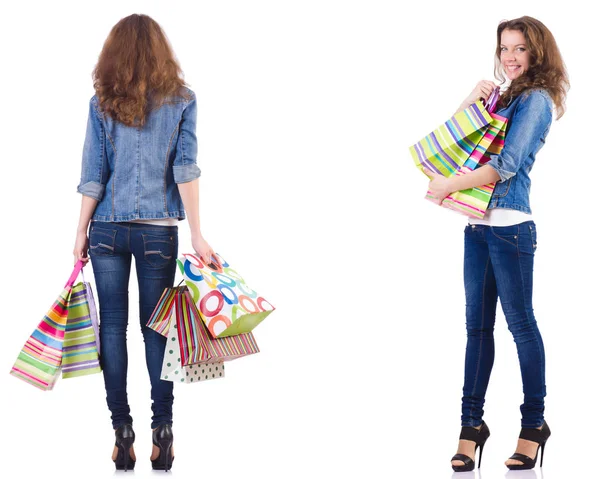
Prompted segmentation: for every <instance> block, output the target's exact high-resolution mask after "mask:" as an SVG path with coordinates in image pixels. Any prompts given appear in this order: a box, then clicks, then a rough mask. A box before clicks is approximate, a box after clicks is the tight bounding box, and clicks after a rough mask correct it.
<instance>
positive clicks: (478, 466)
mask: <svg viewBox="0 0 600 479" xmlns="http://www.w3.org/2000/svg"><path fill="white" fill-rule="evenodd" d="M483 446H485V442H484V443H483V444H482V445H481V446H480V447H479V462H478V463H477V469H479V468H480V467H481V456H483Z"/></svg>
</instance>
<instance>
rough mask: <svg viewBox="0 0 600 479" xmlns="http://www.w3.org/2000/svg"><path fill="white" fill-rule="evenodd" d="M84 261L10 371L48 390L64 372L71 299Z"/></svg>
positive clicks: (76, 269)
mask: <svg viewBox="0 0 600 479" xmlns="http://www.w3.org/2000/svg"><path fill="white" fill-rule="evenodd" d="M82 267H83V262H81V261H78V262H77V264H76V265H75V268H74V269H73V273H72V274H71V277H70V278H69V280H68V281H67V284H66V285H65V287H64V289H63V291H62V292H61V293H60V295H59V296H58V298H57V300H56V301H55V302H54V304H53V305H52V307H51V308H50V310H49V311H48V312H47V313H46V315H45V316H44V318H43V319H42V321H41V322H40V324H38V326H37V328H36V329H35V331H34V332H33V333H32V334H31V336H30V337H29V339H28V340H27V342H26V343H25V345H24V346H23V348H22V349H21V352H20V353H19V356H18V357H17V360H16V362H15V364H14V365H13V367H12V369H11V371H10V374H12V375H13V376H15V377H17V378H19V379H22V380H23V381H25V382H27V383H29V384H31V385H33V386H35V387H37V388H39V389H42V390H44V391H50V390H51V389H52V388H53V387H54V384H55V383H56V380H57V379H58V377H59V376H60V367H61V363H62V357H63V341H64V337H65V328H66V324H67V317H68V312H69V299H70V297H71V291H72V287H73V283H74V282H75V279H76V278H77V276H78V275H79V272H80V271H81V268H82Z"/></svg>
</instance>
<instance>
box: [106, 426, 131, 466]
mask: <svg viewBox="0 0 600 479" xmlns="http://www.w3.org/2000/svg"><path fill="white" fill-rule="evenodd" d="M134 441H135V432H133V428H132V427H131V424H123V425H122V426H121V427H119V428H117V429H115V448H114V450H113V455H112V460H113V462H114V463H115V467H116V469H117V470H120V471H128V470H133V469H134V468H135V461H136V457H135V452H134V450H133V443H134Z"/></svg>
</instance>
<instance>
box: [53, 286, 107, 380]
mask: <svg viewBox="0 0 600 479" xmlns="http://www.w3.org/2000/svg"><path fill="white" fill-rule="evenodd" d="M89 289H91V288H89V285H88V284H87V283H84V282H81V283H77V284H76V285H75V286H73V289H72V290H71V297H70V298H69V313H68V316H67V325H66V329H65V337H64V340H63V352H62V364H61V369H62V377H63V378H73V377H77V376H85V375H88V374H95V373H99V372H101V371H102V370H101V368H100V358H99V352H98V349H99V348H98V346H99V344H98V343H99V340H98V337H97V328H96V327H95V324H94V322H95V321H97V319H96V318H95V314H92V311H91V310H93V313H95V305H94V304H93V301H94V299H93V297H92V296H90V291H89Z"/></svg>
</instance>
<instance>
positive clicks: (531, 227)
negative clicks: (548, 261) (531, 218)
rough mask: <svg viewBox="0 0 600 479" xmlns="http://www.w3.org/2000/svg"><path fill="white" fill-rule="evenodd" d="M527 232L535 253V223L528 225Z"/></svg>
mask: <svg viewBox="0 0 600 479" xmlns="http://www.w3.org/2000/svg"><path fill="white" fill-rule="evenodd" d="M529 233H530V234H531V248H532V249H533V252H534V253H535V251H536V250H537V230H536V228H535V223H533V224H530V225H529Z"/></svg>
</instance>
